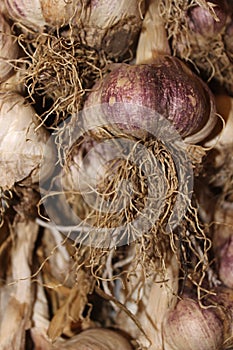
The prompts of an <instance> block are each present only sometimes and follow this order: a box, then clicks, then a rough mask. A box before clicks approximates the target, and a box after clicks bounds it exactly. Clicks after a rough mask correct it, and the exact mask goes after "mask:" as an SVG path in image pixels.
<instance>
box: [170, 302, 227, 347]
mask: <svg viewBox="0 0 233 350" xmlns="http://www.w3.org/2000/svg"><path fill="white" fill-rule="evenodd" d="M216 310H217V309H214V308H209V309H204V308H201V307H200V306H199V304H198V302H196V301H194V300H192V299H189V298H185V299H183V300H180V301H179V302H178V303H177V306H176V308H175V309H174V310H172V311H171V312H170V313H169V315H168V318H167V320H166V322H165V323H164V341H165V346H164V349H165V350H219V349H221V347H222V345H223V341H224V339H223V338H224V334H223V333H224V331H223V323H222V320H221V319H220V318H219V317H218V315H217V312H216Z"/></svg>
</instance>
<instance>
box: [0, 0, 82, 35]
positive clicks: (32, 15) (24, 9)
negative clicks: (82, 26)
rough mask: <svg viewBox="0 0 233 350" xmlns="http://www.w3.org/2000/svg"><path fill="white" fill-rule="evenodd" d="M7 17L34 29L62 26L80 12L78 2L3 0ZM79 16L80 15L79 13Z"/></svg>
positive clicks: (74, 0)
mask: <svg viewBox="0 0 233 350" xmlns="http://www.w3.org/2000/svg"><path fill="white" fill-rule="evenodd" d="M5 2H6V8H7V10H8V12H9V15H10V16H11V17H12V18H13V19H14V20H19V21H20V22H22V23H23V24H25V25H28V26H29V27H32V28H33V29H34V30H35V29H43V27H44V26H46V25H50V26H62V25H65V24H67V23H68V22H69V20H70V19H71V17H72V16H73V15H74V14H75V13H76V14H77V12H78V9H79V10H80V11H81V8H82V5H81V4H80V1H78V0H72V1H65V0H20V1H19V0H18V1H17V0H5ZM79 14H80V13H79ZM79 14H77V15H79Z"/></svg>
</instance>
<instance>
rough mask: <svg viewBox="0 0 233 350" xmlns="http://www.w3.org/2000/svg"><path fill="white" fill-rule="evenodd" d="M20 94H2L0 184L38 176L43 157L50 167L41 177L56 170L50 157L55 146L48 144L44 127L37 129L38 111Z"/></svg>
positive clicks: (0, 103)
mask: <svg viewBox="0 0 233 350" xmlns="http://www.w3.org/2000/svg"><path fill="white" fill-rule="evenodd" d="M24 103H25V100H24V98H23V97H22V96H20V95H18V94H17V93H12V94H10V93H9V94H0V120H1V130H0V187H1V188H3V189H9V188H11V187H12V186H13V185H14V184H15V183H17V182H20V181H22V180H24V179H25V178H27V177H29V176H30V178H31V180H32V181H33V182H37V181H38V179H39V168H40V164H41V162H42V159H43V158H44V159H45V160H47V167H44V171H43V173H41V174H40V176H41V180H43V179H44V178H46V177H47V175H48V174H50V173H51V171H52V170H53V169H52V168H51V165H50V158H51V157H53V148H52V145H51V147H48V145H47V147H46V154H44V150H45V144H46V142H47V141H48V138H49V135H48V133H47V131H46V130H45V129H44V127H43V126H41V127H40V128H38V129H37V130H35V128H36V127H37V126H38V122H37V119H36V116H35V111H34V109H33V108H32V107H31V106H30V105H25V104H24Z"/></svg>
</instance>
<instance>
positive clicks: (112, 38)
mask: <svg viewBox="0 0 233 350" xmlns="http://www.w3.org/2000/svg"><path fill="white" fill-rule="evenodd" d="M144 12H145V1H144V0H131V1H128V0H91V1H90V4H89V6H87V7H86V8H85V10H84V11H83V13H82V16H81V23H82V26H83V29H84V32H83V34H84V42H86V43H87V44H88V45H90V46H92V47H95V48H96V49H98V50H104V51H105V52H107V54H108V55H109V56H111V57H116V58H119V57H120V56H124V54H125V53H127V52H128V51H129V48H135V46H136V42H137V39H138V36H139V32H140V29H141V25H142V19H143V15H144ZM76 18H77V17H76ZM75 24H76V25H77V26H78V27H80V23H79V21H78V20H76V23H75Z"/></svg>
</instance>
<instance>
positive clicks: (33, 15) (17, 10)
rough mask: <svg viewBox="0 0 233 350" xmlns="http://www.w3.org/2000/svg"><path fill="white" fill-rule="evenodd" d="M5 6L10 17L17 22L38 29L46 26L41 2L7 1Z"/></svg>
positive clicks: (30, 0) (25, 0)
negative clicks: (32, 25) (31, 25)
mask: <svg viewBox="0 0 233 350" xmlns="http://www.w3.org/2000/svg"><path fill="white" fill-rule="evenodd" d="M5 4H6V8H7V10H8V13H9V15H10V17H11V18H13V19H15V20H19V21H20V22H23V23H25V24H28V23H30V24H34V25H35V26H38V27H43V26H44V25H45V24H46V22H45V20H44V17H43V14H42V9H41V2H40V0H5Z"/></svg>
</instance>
